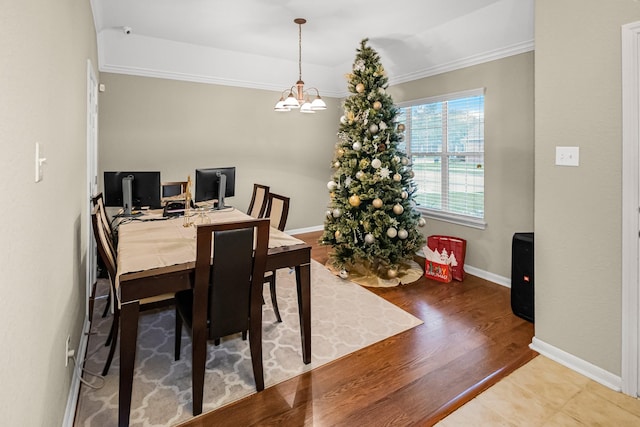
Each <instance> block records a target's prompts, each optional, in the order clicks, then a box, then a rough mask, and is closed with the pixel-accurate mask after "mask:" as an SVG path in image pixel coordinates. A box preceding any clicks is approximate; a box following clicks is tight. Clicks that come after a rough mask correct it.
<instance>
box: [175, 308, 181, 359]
mask: <svg viewBox="0 0 640 427" xmlns="http://www.w3.org/2000/svg"><path fill="white" fill-rule="evenodd" d="M175 334H176V336H175V341H174V342H175V344H174V351H175V360H180V347H181V344H182V316H180V313H178V309H177V308H176V332H175Z"/></svg>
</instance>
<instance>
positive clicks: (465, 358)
mask: <svg viewBox="0 0 640 427" xmlns="http://www.w3.org/2000/svg"><path fill="white" fill-rule="evenodd" d="M297 237H298V238H300V239H303V240H305V241H306V242H308V243H309V244H311V245H313V249H312V257H313V259H315V260H316V261H318V262H320V263H323V264H324V263H325V262H326V261H327V258H328V253H329V249H330V248H328V247H323V246H319V245H318V244H317V240H318V238H319V237H320V232H316V233H307V234H302V235H298V236H297ZM370 290H371V291H372V292H375V293H376V294H377V295H379V296H381V297H382V298H385V299H386V300H388V301H390V302H392V303H394V304H396V305H397V306H399V307H401V308H402V309H404V310H406V311H408V312H409V313H412V314H413V315H414V316H416V317H418V318H420V319H422V320H423V321H424V324H422V325H420V326H417V327H415V328H413V329H410V330H408V331H405V332H403V333H401V334H398V335H396V336H393V337H391V338H388V339H386V340H384V341H382V342H379V343H377V344H374V345H372V346H369V347H367V348H364V349H362V350H360V351H357V352H355V353H352V354H350V355H348V356H345V357H343V358H341V359H339V360H336V361H334V362H332V363H329V364H327V365H324V366H321V367H319V368H317V369H314V370H312V371H310V372H307V373H305V374H303V375H301V376H299V377H296V378H293V379H291V380H288V381H286V382H284V383H281V384H278V385H276V386H274V387H271V388H268V389H265V390H264V391H262V392H260V393H257V394H254V395H252V396H249V397H247V398H245V399H243V400H240V401H238V402H236V403H234V404H231V405H229V406H226V407H223V408H220V409H218V410H216V411H213V412H210V413H207V414H203V415H201V416H200V417H197V418H194V419H192V420H190V421H188V422H186V423H184V424H182V426H183V427H187V426H188V427H200V426H212V425H215V426H250V425H260V426H265V425H274V426H276V425H278V426H280V425H287V426H303V425H314V426H356V425H358V426H360V425H367V426H380V425H385V426H389V425H402V426H405V425H433V424H434V423H436V422H437V421H439V420H441V419H442V418H444V417H445V416H446V415H448V414H449V413H451V412H452V411H454V410H455V409H457V408H458V407H460V406H461V405H462V404H464V403H465V402H466V401H468V400H470V399H471V398H473V397H474V396H475V395H476V394H478V393H480V392H481V391H483V390H485V389H486V388H488V387H489V386H491V385H492V384H494V383H495V382H497V381H498V380H499V379H500V378H502V377H503V376H505V375H507V374H508V373H510V372H512V371H513V370H515V369H516V368H518V367H519V366H521V365H523V364H524V363H526V362H527V361H529V360H530V359H531V358H533V357H534V356H535V355H536V353H535V352H533V351H531V350H530V349H529V348H528V345H529V343H531V339H532V337H533V325H532V324H531V323H529V322H527V321H525V320H522V319H520V318H519V317H516V316H515V315H514V314H513V313H512V312H511V307H510V290H509V289H508V288H505V287H503V286H500V285H496V284H494V283H491V282H487V281H485V280H482V279H479V278H477V277H474V276H469V275H467V277H466V278H465V280H464V282H456V281H454V282H452V283H449V284H443V283H440V282H435V281H432V280H428V279H426V278H424V277H423V278H421V279H420V280H418V281H417V282H415V283H412V284H409V285H403V286H399V287H395V288H370ZM354 303H357V302H355V301H354Z"/></svg>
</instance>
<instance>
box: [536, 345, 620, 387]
mask: <svg viewBox="0 0 640 427" xmlns="http://www.w3.org/2000/svg"><path fill="white" fill-rule="evenodd" d="M529 348H531V349H532V350H535V351H537V352H538V353H540V354H542V355H543V356H546V357H548V358H549V359H551V360H554V361H556V362H558V363H559V364H561V365H564V366H566V367H567V368H569V369H572V370H574V371H576V372H578V373H580V374H582V375H584V376H585V377H587V378H590V379H592V380H594V381H596V382H598V383H600V384H602V385H603V386H605V387H609V388H610V389H612V390H614V391H618V392H620V391H622V378H621V377H619V376H618V375H614V374H612V373H611V372H609V371H605V370H604V369H602V368H599V367H598V366H596V365H593V364H591V363H589V362H587V361H586V360H582V359H580V358H579V357H576V356H574V355H572V354H570V353H567V352H566V351H564V350H560V349H559V348H557V347H554V346H552V345H551V344H547V343H546V342H544V341H542V340H540V339H538V338H536V337H533V341H532V342H531V344H529Z"/></svg>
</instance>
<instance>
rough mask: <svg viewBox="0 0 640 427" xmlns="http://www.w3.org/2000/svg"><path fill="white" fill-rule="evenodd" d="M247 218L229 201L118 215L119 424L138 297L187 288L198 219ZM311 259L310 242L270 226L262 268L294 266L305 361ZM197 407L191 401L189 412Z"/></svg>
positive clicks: (127, 400)
mask: <svg viewBox="0 0 640 427" xmlns="http://www.w3.org/2000/svg"><path fill="white" fill-rule="evenodd" d="M250 218H251V217H250V216H249V215H247V214H245V213H244V212H242V211H239V210H237V209H235V208H232V207H231V208H226V209H221V210H213V209H209V208H200V209H198V210H193V209H191V210H189V209H187V210H186V211H185V212H184V214H183V215H181V216H177V217H166V216H163V213H162V211H146V212H142V213H141V214H138V215H136V216H132V217H121V218H118V226H117V235H118V247H117V255H118V256H117V274H116V287H117V298H118V304H119V307H120V378H119V389H118V392H119V395H118V425H119V426H121V427H122V426H128V425H129V415H130V411H131V396H132V389H133V385H134V384H133V379H134V368H135V355H136V345H137V336H138V320H139V314H140V301H141V300H143V299H144V300H145V301H147V300H148V299H153V298H157V297H160V296H164V295H166V294H173V293H175V292H178V291H181V290H185V289H191V288H192V286H193V278H194V270H195V259H196V227H197V226H198V223H217V222H234V221H240V220H243V219H250ZM310 262H311V246H310V245H308V244H306V243H305V242H304V241H302V240H300V239H297V238H295V237H293V236H290V235H289V234H287V233H285V232H283V231H280V230H278V229H277V228H275V227H270V232H269V249H268V252H267V262H266V269H265V270H266V271H275V270H278V269H281V268H292V269H294V270H295V273H296V290H297V300H298V315H299V316H298V317H299V320H300V339H301V344H302V346H301V349H302V360H303V362H304V363H305V364H309V363H310V362H311V290H310V286H311V277H310V276H311V269H310ZM194 317H195V314H194ZM198 327H206V326H199V325H195V324H194V331H193V334H194V336H198V335H196V334H197V333H204V331H196V330H195V328H198ZM203 369H204V368H203ZM197 409H198V408H195V407H194V414H195V413H196V412H197ZM199 409H200V411H201V408H199Z"/></svg>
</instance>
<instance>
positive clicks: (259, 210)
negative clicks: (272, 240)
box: [247, 184, 269, 218]
mask: <svg viewBox="0 0 640 427" xmlns="http://www.w3.org/2000/svg"><path fill="white" fill-rule="evenodd" d="M268 202H269V187H268V186H266V185H262V184H253V193H252V194H251V202H250V203H249V209H247V215H250V216H252V217H254V218H264V214H265V212H266V211H267V203H268Z"/></svg>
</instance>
